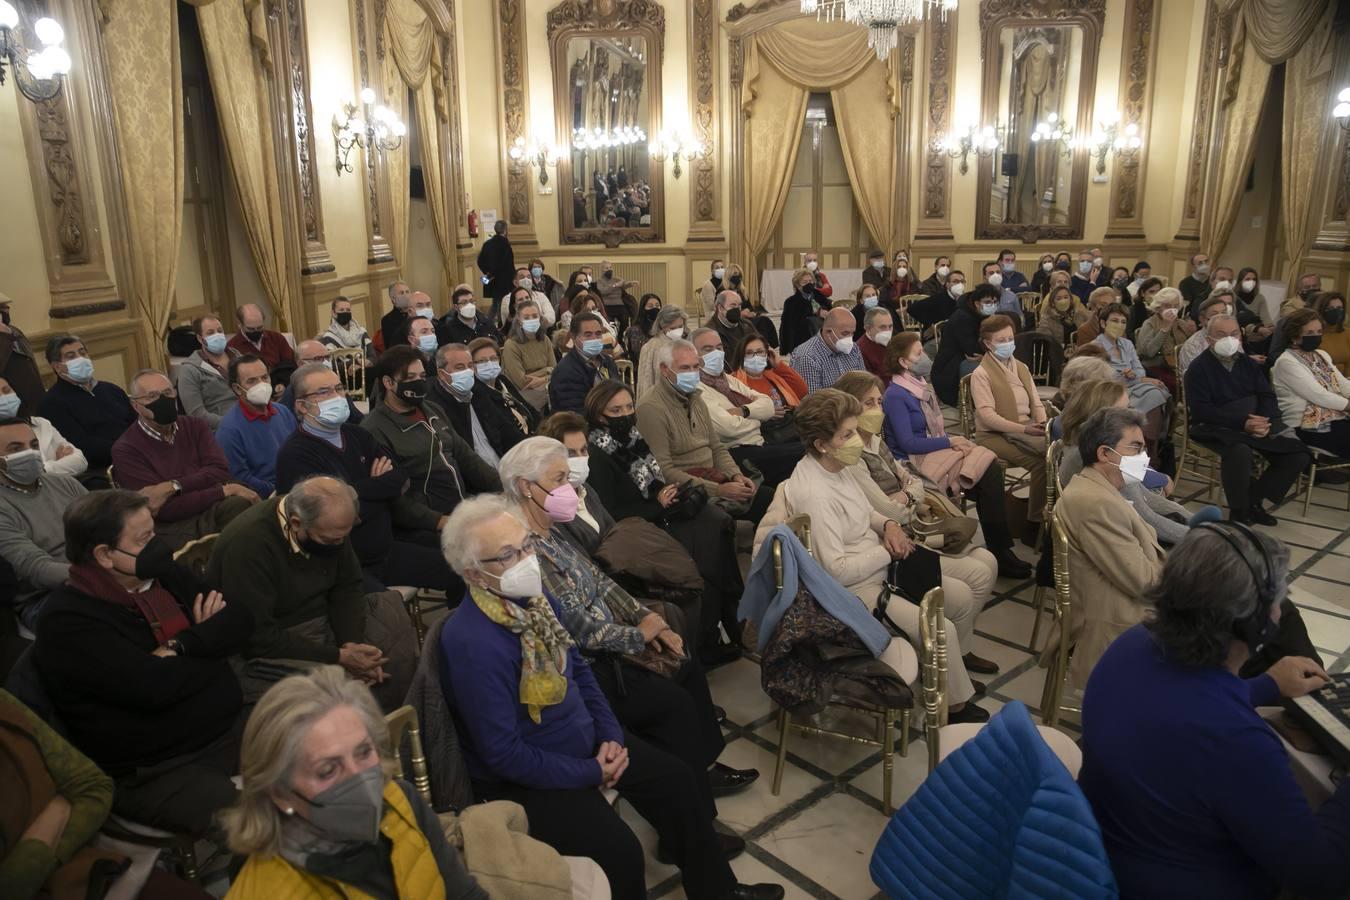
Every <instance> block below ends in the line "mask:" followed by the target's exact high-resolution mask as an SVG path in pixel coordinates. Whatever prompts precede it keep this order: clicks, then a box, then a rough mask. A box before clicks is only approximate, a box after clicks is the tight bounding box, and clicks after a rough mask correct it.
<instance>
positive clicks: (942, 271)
mask: <svg viewBox="0 0 1350 900" xmlns="http://www.w3.org/2000/svg"><path fill="white" fill-rule="evenodd" d="M950 274H952V267H951V266H938V267H937V275H938V277H939V278H946V277H947V276H948V275H950Z"/></svg>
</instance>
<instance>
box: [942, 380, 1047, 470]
mask: <svg viewBox="0 0 1350 900" xmlns="http://www.w3.org/2000/svg"><path fill="white" fill-rule="evenodd" d="M956 412H957V415H958V416H959V417H960V423H961V436H962V437H964V438H965V439H966V440H968V441H970V442H971V443H972V444H973V443H975V398H974V397H973V396H971V393H970V376H969V375H962V376H961V389H960V392H959V393H958V394H957V397H956ZM998 464H999V465H1000V466H1002V467H1003V489H1004V491H1005V492H1008V493H1011V492H1012V491H1014V490H1016V489H1017V488H1019V487H1021V486H1022V485H1024V484H1026V483H1027V480H1028V479H1029V478H1030V477H1031V476H1030V475H1029V474H1028V473H1027V472H1025V471H1023V472H1022V474H1021V475H1013V474H1012V468H1013V467H1012V466H1010V465H1009V464H1008V463H1006V462H1004V461H1003V460H1001V459H1000V460H999V461H998Z"/></svg>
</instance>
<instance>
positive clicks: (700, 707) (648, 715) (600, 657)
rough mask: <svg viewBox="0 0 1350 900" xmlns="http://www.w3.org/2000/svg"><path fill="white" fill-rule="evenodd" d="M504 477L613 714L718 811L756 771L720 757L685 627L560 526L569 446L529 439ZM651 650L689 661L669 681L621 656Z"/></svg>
mask: <svg viewBox="0 0 1350 900" xmlns="http://www.w3.org/2000/svg"><path fill="white" fill-rule="evenodd" d="M564 415H565V414H564ZM501 477H502V487H503V490H504V492H505V495H506V497H507V499H509V500H511V501H513V502H515V503H516V504H517V510H518V513H519V515H520V516H521V517H522V518H523V519H524V520H525V523H526V526H527V528H528V529H529V531H530V535H531V537H532V538H533V542H534V548H535V552H536V554H537V555H538V559H539V568H540V571H541V573H542V577H543V582H544V590H545V591H546V592H547V593H548V596H550V597H552V598H553V599H555V600H557V601H558V606H559V607H560V609H561V615H560V616H559V618H560V619H561V620H562V623H563V626H564V627H565V628H566V629H567V631H568V633H570V634H571V635H572V640H574V641H575V642H576V645H577V647H578V649H579V650H580V652H581V655H582V657H583V658H584V659H586V660H587V662H588V663H590V665H591V671H592V672H593V673H594V675H595V680H596V683H597V684H599V685H600V689H601V690H602V691H604V693H605V697H606V698H607V699H608V700H609V706H610V709H611V710H612V711H613V712H614V716H615V718H617V719H618V720H619V724H621V725H623V726H624V727H626V728H629V729H631V730H632V731H633V733H635V734H637V735H638V736H639V737H641V738H643V739H644V740H646V741H648V742H650V743H651V744H652V745H653V746H655V747H658V748H660V749H661V750H664V751H666V752H667V753H670V754H672V755H673V756H675V757H676V758H678V759H679V760H680V761H682V762H683V763H684V764H685V765H687V766H688V767H689V768H690V770H692V771H693V773H694V784H695V788H696V790H697V792H698V800H699V806H700V808H701V809H702V811H704V812H705V813H707V814H708V815H710V816H711V817H713V818H716V816H717V807H716V806H715V805H714V803H713V798H714V797H724V796H728V795H730V794H734V793H739V792H740V791H742V790H744V789H745V788H747V787H749V786H750V785H751V784H753V783H754V781H755V780H756V779H757V778H759V772H758V771H756V770H755V769H746V770H738V769H733V768H731V767H730V766H727V765H724V764H722V763H718V762H717V757H718V756H720V755H721V753H722V750H723V749H725V748H726V742H725V741H724V740H723V738H722V730H721V729H720V728H719V727H718V724H717V716H716V714H715V712H714V707H713V702H712V694H711V693H710V692H709V690H708V680H707V678H706V677H705V676H704V674H703V669H702V668H701V667H700V666H699V664H698V662H697V661H696V660H694V659H692V658H690V654H689V653H688V652H687V651H686V648H685V646H684V641H683V639H682V638H681V637H680V635H679V633H678V632H676V631H675V630H674V629H672V628H671V627H670V625H669V623H667V622H666V620H665V619H663V618H662V617H661V616H660V615H659V614H658V613H656V612H654V611H652V610H650V609H648V608H647V607H645V606H643V605H642V604H640V603H638V601H637V600H635V599H633V597H632V596H631V595H630V594H629V593H628V592H627V591H625V590H624V589H623V588H621V587H620V586H619V585H617V584H615V583H614V581H613V579H611V578H610V577H609V576H608V575H606V574H605V573H604V572H603V571H601V569H600V568H599V566H597V565H596V564H595V563H594V562H593V561H592V560H591V559H590V557H589V556H588V555H587V554H586V553H584V552H582V551H581V550H579V548H578V547H577V545H576V544H575V543H574V542H573V541H572V540H571V539H570V538H569V537H568V536H567V535H566V534H565V532H564V531H563V530H562V528H561V527H560V526H563V525H566V524H567V523H568V522H569V521H571V520H572V519H573V518H574V517H575V516H576V510H577V509H578V508H579V507H578V500H577V495H576V491H575V490H574V489H573V487H572V485H571V466H570V465H569V458H568V456H567V449H566V448H565V447H564V446H563V445H562V444H561V443H559V442H558V441H556V440H554V439H553V438H548V437H534V438H530V439H528V440H527V441H525V442H523V443H521V444H519V445H517V447H516V448H515V449H513V451H512V452H511V453H508V454H507V455H506V458H505V459H503V460H502V466H501ZM540 496H543V498H544V500H543V502H542V503H541V502H540V499H539V498H540ZM648 648H650V649H651V650H652V651H654V652H656V653H660V654H662V655H664V656H666V657H668V658H669V657H674V658H682V659H683V660H684V662H683V664H682V665H681V666H680V667H679V671H678V672H676V673H675V674H674V675H673V676H671V677H669V678H667V677H666V676H665V675H661V674H658V673H656V672H653V671H652V670H650V669H646V668H643V667H641V666H639V665H635V664H623V663H622V662H621V660H622V659H623V658H624V657H630V656H638V655H640V654H642V653H643V651H644V650H646V649H648ZM690 649H692V648H690ZM621 665H622V666H623V668H622V669H620V666H621ZM724 841H726V843H725V845H724V846H726V848H727V851H728V852H729V853H730V852H739V851H740V849H741V848H742V847H743V846H744V842H743V841H741V840H740V839H739V838H737V837H735V836H734V835H729V836H728V838H726V839H724Z"/></svg>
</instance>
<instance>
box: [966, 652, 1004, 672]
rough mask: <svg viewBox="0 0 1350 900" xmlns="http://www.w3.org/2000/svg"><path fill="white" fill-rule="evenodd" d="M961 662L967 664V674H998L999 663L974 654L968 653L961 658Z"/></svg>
mask: <svg viewBox="0 0 1350 900" xmlns="http://www.w3.org/2000/svg"><path fill="white" fill-rule="evenodd" d="M961 662H963V663H965V664H966V671H967V672H975V673H976V674H979V675H997V674H998V663H996V662H994V661H993V660H988V659H985V658H984V657H983V656H976V655H975V654H974V653H967V654H966V655H965V656H963V657H961Z"/></svg>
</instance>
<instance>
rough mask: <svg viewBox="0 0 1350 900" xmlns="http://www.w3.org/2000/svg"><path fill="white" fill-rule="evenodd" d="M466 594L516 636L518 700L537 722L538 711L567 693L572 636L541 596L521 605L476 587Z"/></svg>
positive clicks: (554, 703) (490, 616)
mask: <svg viewBox="0 0 1350 900" xmlns="http://www.w3.org/2000/svg"><path fill="white" fill-rule="evenodd" d="M469 596H470V597H472V598H473V602H474V603H475V604H477V606H478V608H479V609H481V610H482V611H483V615H485V616H487V617H488V618H489V619H491V620H492V621H494V622H496V623H497V624H498V625H500V626H502V627H503V628H505V629H506V630H507V631H509V632H511V633H512V634H518V635H520V702H521V703H523V704H525V708H526V709H527V710H529V713H530V719H531V720H532V721H533V722H534V724H536V725H538V724H539V715H540V711H541V710H542V709H543V708H544V707H545V706H555V705H557V704H559V703H561V702H563V698H564V697H566V696H567V676H566V675H565V674H564V673H565V672H566V671H567V649H568V648H569V647H571V646H572V636H571V635H570V634H568V633H567V629H566V628H564V627H563V625H562V623H561V622H559V621H558V617H557V616H555V615H554V614H553V607H552V606H549V603H548V600H547V598H545V597H542V596H540V597H531V598H530V600H529V603H527V604H526V605H525V606H521V605H520V604H519V603H515V602H512V601H511V600H506V599H504V598H502V597H498V596H497V595H496V594H494V593H492V592H490V591H485V590H483V589H482V588H480V587H477V586H472V587H470V588H469Z"/></svg>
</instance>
